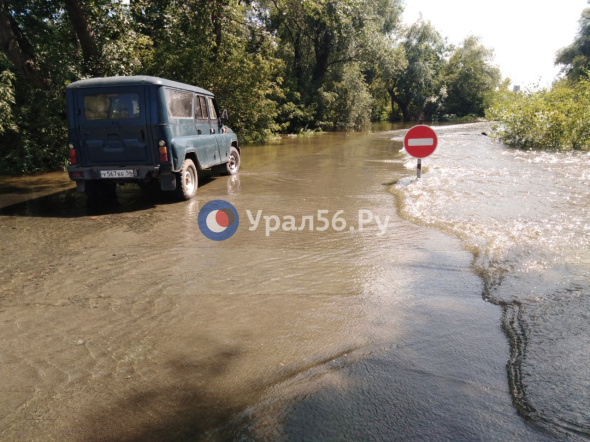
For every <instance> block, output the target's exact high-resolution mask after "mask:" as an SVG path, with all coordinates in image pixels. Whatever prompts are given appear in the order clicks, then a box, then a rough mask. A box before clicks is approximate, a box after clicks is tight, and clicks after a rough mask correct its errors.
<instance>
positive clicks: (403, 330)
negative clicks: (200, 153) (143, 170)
mask: <svg viewBox="0 0 590 442" xmlns="http://www.w3.org/2000/svg"><path fill="white" fill-rule="evenodd" d="M391 137H392V134H391V133H385V132H379V133H365V134H347V133H335V134H324V135H321V136H319V137H316V138H295V139H293V138H291V139H285V140H283V141H282V142H280V143H275V144H272V145H263V146H247V147H245V148H244V150H243V158H242V171H241V172H240V174H239V175H238V176H235V177H210V178H209V179H205V180H200V184H201V187H200V188H199V191H198V194H197V197H196V199H194V200H192V201H189V202H184V203H170V202H169V200H167V199H166V198H164V197H162V195H157V194H156V195H150V194H148V195H146V194H145V193H143V192H141V191H140V190H139V189H138V188H136V187H135V186H125V187H123V188H122V189H119V190H118V196H117V200H116V202H115V204H114V205H112V206H99V207H91V206H88V205H87V204H86V198H85V196H83V195H78V194H76V193H75V192H73V191H72V190H70V189H71V188H70V187H68V186H71V184H69V185H68V186H66V184H65V183H64V184H63V185H64V187H63V188H62V187H61V186H62V184H57V182H58V181H59V183H62V181H60V180H63V179H64V178H63V175H61V178H60V179H57V178H55V180H56V184H55V187H52V186H49V187H48V188H47V189H46V193H45V191H44V193H43V194H39V195H37V196H36V197H34V198H33V199H26V200H24V201H23V199H9V200H6V199H3V200H2V201H4V202H3V203H2V206H3V208H2V209H1V212H0V241H1V243H0V244H1V247H2V252H3V255H4V256H6V257H7V259H5V260H3V261H1V262H0V287H1V289H0V319H1V320H0V336H1V338H0V339H1V340H2V349H3V354H2V358H3V359H2V364H1V365H0V381H2V382H1V385H3V386H4V387H0V388H2V391H1V392H0V394H2V397H3V398H4V400H3V401H2V402H1V403H0V417H1V419H0V422H1V423H0V431H1V432H2V433H1V434H2V435H3V437H5V438H7V439H15V438H17V439H18V438H21V439H64V438H65V439H72V440H95V439H96V440H98V439H102V440H104V439H117V440H137V439H188V440H194V439H196V438H203V439H214V440H215V439H228V438H240V437H241V438H244V439H250V438H251V439H260V438H263V439H264V438H270V439H274V438H281V437H287V438H305V439H322V440H323V439H343V438H351V439H358V438H363V439H366V438H380V439H395V438H398V439H404V438H406V439H407V438H416V439H419V438H463V439H474V438H482V437H483V435H484V434H485V437H490V438H495V439H500V438H502V439H510V438H512V439H514V438H528V439H530V438H531V437H534V438H537V439H539V438H542V437H544V434H543V433H542V432H540V431H539V430H537V429H535V428H533V427H531V426H528V425H526V424H525V423H524V422H523V421H522V420H521V419H520V418H519V417H518V416H517V414H516V412H515V410H514V408H513V407H512V404H511V398H510V395H509V391H508V385H507V382H506V374H505V364H506V360H507V359H508V357H509V348H508V345H507V344H506V341H505V338H504V336H503V335H502V332H501V329H500V326H499V324H500V314H501V312H500V310H499V309H497V308H496V307H495V306H493V305H491V304H488V303H485V302H483V301H482V299H481V292H482V290H483V285H482V282H481V280H480V279H479V278H478V277H476V276H475V275H474V274H473V273H472V272H471V271H470V263H471V260H472V258H471V255H470V254H469V253H467V252H465V251H464V250H463V248H462V246H461V244H460V242H459V241H458V240H455V239H453V238H451V237H448V236H445V235H443V234H441V233H438V232H437V231H434V230H428V229H425V228H422V227H418V226H416V225H414V224H412V223H410V222H408V221H405V220H403V219H400V218H398V217H397V215H396V209H395V199H394V197H393V196H392V195H391V194H390V193H389V192H388V191H387V190H388V188H389V187H388V184H387V183H392V182H397V181H399V180H400V179H402V178H404V177H407V176H408V175H411V174H412V172H408V170H407V169H405V168H404V165H403V164H404V162H405V160H404V158H403V157H402V156H401V155H402V154H400V152H399V151H400V148H401V144H400V142H399V141H391ZM442 151H443V149H440V150H439V151H437V152H442ZM439 155H440V153H439ZM41 178H42V177H41ZM41 178H39V179H41ZM33 187H35V186H34V185H33ZM64 189H68V190H64ZM6 195H8V194H5V195H4V196H6ZM4 196H3V198H4ZM7 198H13V197H12V196H9V197H7ZM215 199H223V200H226V201H228V202H230V203H231V204H232V205H234V206H235V207H236V208H237V210H238V212H239V214H240V227H239V229H238V232H237V233H236V234H235V235H234V236H233V237H231V238H230V239H228V240H227V241H221V242H215V241H209V240H207V239H206V238H205V237H204V236H203V235H202V234H201V233H200V232H199V229H198V226H197V216H198V212H199V209H200V208H201V207H203V206H204V205H205V204H206V203H207V202H208V201H211V200H215ZM6 201H9V202H8V203H6ZM247 211H250V213H252V214H256V213H258V212H261V220H262V221H261V224H260V226H259V227H258V228H257V229H254V228H253V225H252V223H251V222H250V219H249V217H248V215H247ZM318 211H324V212H322V213H324V214H327V217H328V218H329V219H330V220H331V219H332V217H333V216H334V215H335V214H336V213H338V212H340V214H341V217H342V219H344V220H345V221H346V223H347V227H348V226H351V227H353V226H356V227H358V216H359V212H360V211H370V212H371V214H372V215H373V216H374V217H377V216H378V217H379V218H380V219H381V220H384V219H385V218H386V217H389V218H390V222H389V225H388V227H387V229H386V230H385V231H384V233H383V235H379V233H380V230H379V228H378V226H377V225H376V224H375V223H372V224H370V225H367V226H366V228H364V229H363V230H362V231H361V230H360V229H355V230H351V229H349V228H346V229H343V230H336V229H333V228H332V227H330V228H328V229H326V230H324V231H318V230H317V229H316V227H318ZM264 217H278V218H279V219H280V220H281V222H283V221H284V220H286V219H290V218H287V217H293V218H294V219H295V220H296V221H297V223H296V229H293V228H289V229H284V228H282V225H281V228H277V229H276V231H272V232H269V234H268V235H267V232H266V229H265V222H266V219H265V218H264ZM304 217H311V218H313V219H314V221H315V225H314V228H313V229H310V228H309V226H310V225H309V223H307V224H306V225H305V226H303V228H300V227H302V220H303V219H304ZM268 219H270V218H268ZM308 221H309V219H308ZM106 423H108V424H106Z"/></svg>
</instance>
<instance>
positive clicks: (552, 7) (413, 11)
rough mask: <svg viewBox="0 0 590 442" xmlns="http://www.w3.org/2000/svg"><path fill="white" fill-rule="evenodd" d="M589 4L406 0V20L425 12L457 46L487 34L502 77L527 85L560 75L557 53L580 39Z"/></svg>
mask: <svg viewBox="0 0 590 442" xmlns="http://www.w3.org/2000/svg"><path fill="white" fill-rule="evenodd" d="M586 7H590V5H589V4H588V3H587V0H561V1H556V2H555V1H542V0H541V1H540V0H494V1H487V2H485V3H484V2H479V1H477V0H405V10H404V15H403V19H404V22H405V23H406V24H411V23H413V22H415V21H416V20H417V19H418V17H419V14H420V13H422V17H423V18H424V19H425V20H428V21H430V22H431V23H432V24H433V25H434V27H435V28H436V29H437V30H438V31H439V32H440V33H441V34H442V36H443V37H446V38H447V39H448V41H449V43H453V44H455V45H459V44H460V43H461V42H462V41H463V39H464V38H465V37H467V36H469V35H476V36H479V37H481V38H482V43H483V44H484V46H486V47H488V48H492V49H494V54H495V57H494V58H495V62H496V65H498V66H499V68H500V70H501V71H502V76H503V77H504V78H506V77H508V78H510V79H511V80H512V84H513V85H520V86H521V88H522V89H524V88H527V87H528V88H533V87H534V86H535V85H536V84H537V83H539V84H540V86H549V85H550V84H551V82H552V81H553V80H554V79H555V77H556V76H557V74H558V73H559V68H557V67H555V66H554V65H553V62H554V59H555V53H556V52H557V51H558V50H559V49H561V48H563V47H564V46H568V45H569V44H571V43H572V42H573V41H574V38H575V36H576V33H577V31H578V20H579V18H580V14H581V13H582V10H583V9H584V8H586ZM539 80H540V81H539Z"/></svg>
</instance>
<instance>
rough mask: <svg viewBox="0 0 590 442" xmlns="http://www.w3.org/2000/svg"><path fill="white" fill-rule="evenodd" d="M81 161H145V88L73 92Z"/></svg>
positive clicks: (149, 157)
mask: <svg viewBox="0 0 590 442" xmlns="http://www.w3.org/2000/svg"><path fill="white" fill-rule="evenodd" d="M77 95H78V97H77V99H78V109H80V112H79V115H78V120H79V127H80V129H79V130H80V141H81V144H82V146H81V147H82V150H83V155H84V159H85V164H87V165H101V164H104V165H109V164H116V165H123V164H149V163H150V162H152V161H153V155H151V152H150V151H149V150H148V143H149V140H148V130H147V120H146V115H147V112H146V109H147V107H148V105H147V97H146V95H145V88H144V87H141V86H136V87H114V88H109V89H106V88H94V89H81V90H80V91H78V93H77Z"/></svg>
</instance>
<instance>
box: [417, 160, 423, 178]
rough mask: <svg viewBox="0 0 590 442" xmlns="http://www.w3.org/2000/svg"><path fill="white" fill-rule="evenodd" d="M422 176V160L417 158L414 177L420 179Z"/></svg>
mask: <svg viewBox="0 0 590 442" xmlns="http://www.w3.org/2000/svg"><path fill="white" fill-rule="evenodd" d="M421 175H422V158H418V164H417V165H416V177H417V178H420V176H421Z"/></svg>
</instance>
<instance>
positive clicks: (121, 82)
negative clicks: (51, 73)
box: [66, 75, 213, 95]
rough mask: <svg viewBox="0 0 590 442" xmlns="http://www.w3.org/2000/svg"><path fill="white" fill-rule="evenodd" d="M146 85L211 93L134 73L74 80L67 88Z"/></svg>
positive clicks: (175, 82)
mask: <svg viewBox="0 0 590 442" xmlns="http://www.w3.org/2000/svg"><path fill="white" fill-rule="evenodd" d="M146 85H157V86H167V87H173V88H177V89H184V90H187V91H191V92H197V93H200V94H206V95H213V93H212V92H209V91H208V90H205V89H202V88H200V87H197V86H191V85H190V84H184V83H179V82H177V81H172V80H167V79H165V78H159V77H150V76H148V75H135V76H131V77H124V76H120V77H97V78H88V79H86V80H79V81H75V82H74V83H70V84H69V85H68V86H67V87H66V88H67V89H84V88H91V87H92V88H94V87H115V86H146Z"/></svg>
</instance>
